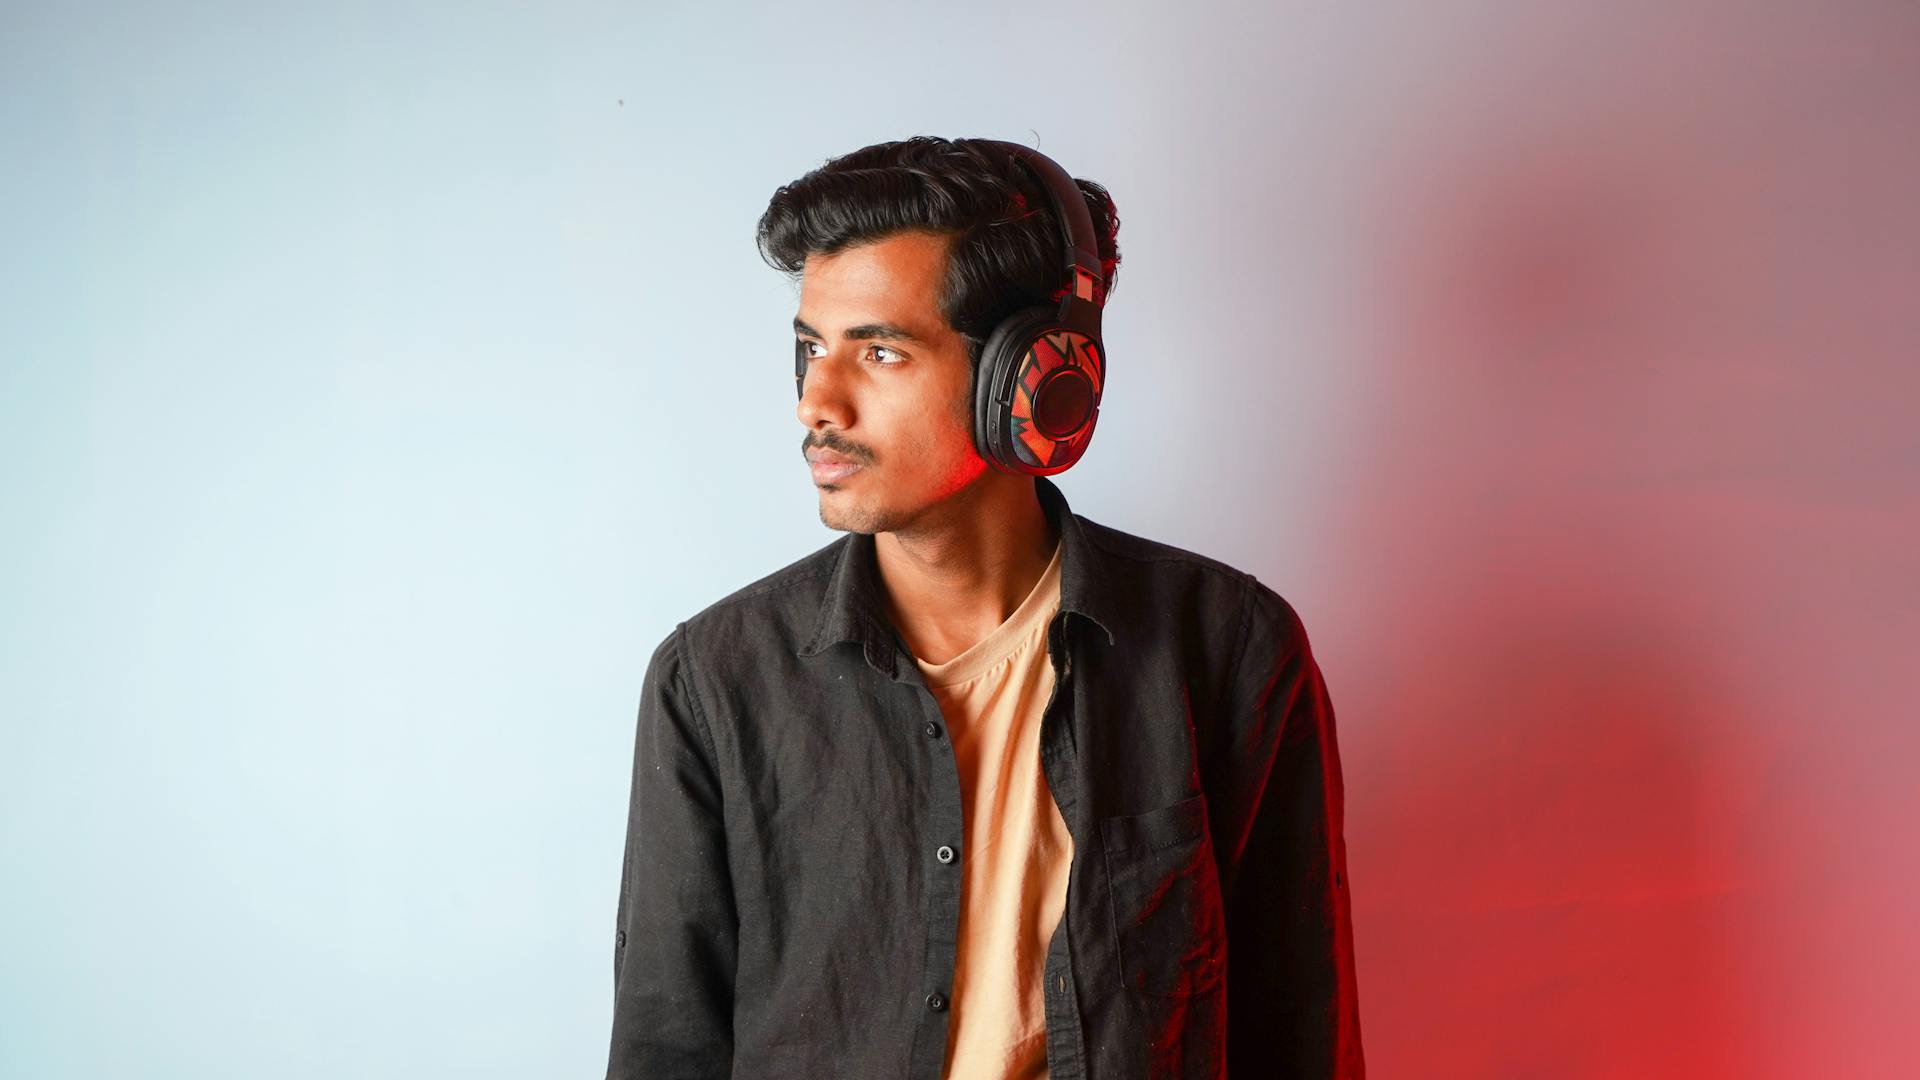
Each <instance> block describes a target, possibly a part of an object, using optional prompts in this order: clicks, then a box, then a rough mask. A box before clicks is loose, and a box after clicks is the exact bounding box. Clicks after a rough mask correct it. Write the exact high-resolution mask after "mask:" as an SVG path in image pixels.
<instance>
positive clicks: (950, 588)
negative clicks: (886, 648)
mask: <svg viewBox="0 0 1920 1080" xmlns="http://www.w3.org/2000/svg"><path fill="white" fill-rule="evenodd" d="M1059 539H1060V537H1059V533H1058V531H1057V530H1056V529H1055V528H1054V526H1053V524H1052V523H1051V522H1049V521H1048V520H1047V517H1046V511H1045V510H1044V509H1043V508H1042V507H1041V505H1040V497H1039V493H1038V491H1037V490H1036V489H1035V485H1034V480H1033V478H1032V477H1030V476H1008V475H1006V474H1004V473H998V472H989V473H988V474H986V475H984V476H983V477H982V478H981V482H979V483H976V484H973V485H971V486H970V487H969V488H968V489H967V490H965V491H963V492H961V493H960V494H958V495H956V496H954V498H952V499H951V500H949V501H948V503H947V504H946V505H945V506H943V507H942V508H941V511H940V513H939V514H937V515H935V516H933V517H932V518H931V519H930V520H928V519H923V520H921V521H917V522H916V523H915V525H914V528H913V529H912V530H911V531H910V532H907V531H902V532H883V533H876V534H875V535H874V554H875V557H876V559H877V561H878V563H879V569H880V578H881V581H882V583H883V585H884V586H885V591H886V594H887V598H886V599H887V609H888V614H889V615H890V616H891V617H892V619H893V623H894V626H895V627H896V628H897V629H898V630H899V631H900V635H901V637H903V638H905V639H906V642H907V645H908V646H909V647H910V648H911V649H912V650H913V652H914V655H915V656H917V657H919V658H921V659H923V660H926V661H928V662H930V663H943V662H945V661H946V660H948V659H950V658H952V657H953V656H957V655H959V654H960V653H962V652H965V651H966V650H967V648H968V647H969V646H971V645H972V644H973V643H974V642H976V641H979V640H980V639H981V638H983V637H985V636H986V635H987V634H989V633H991V632H992V631H993V630H994V629H995V628H996V627H998V626H999V625H1000V624H1001V623H1003V622H1005V621H1006V620H1007V618H1008V617H1009V616H1011V615H1012V614H1013V613H1014V611H1015V609H1017V608H1018V607H1019V606H1020V602H1021V601H1022V600H1025V599H1026V598H1027V595H1028V594H1029V593H1031V592H1032V591H1033V587H1034V586H1035V585H1036V584H1038V583H1039V581H1040V575H1041V574H1043V573H1045V572H1046V569H1047V564H1048V562H1050V561H1051V560H1052V559H1053V553H1054V549H1055V545H1056V544H1058V542H1059Z"/></svg>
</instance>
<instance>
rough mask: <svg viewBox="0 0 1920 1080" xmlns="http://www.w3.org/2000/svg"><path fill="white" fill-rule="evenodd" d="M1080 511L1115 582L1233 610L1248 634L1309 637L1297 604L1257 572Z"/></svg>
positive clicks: (1090, 539) (1285, 639)
mask: <svg viewBox="0 0 1920 1080" xmlns="http://www.w3.org/2000/svg"><path fill="white" fill-rule="evenodd" d="M1075 516H1076V517H1077V518H1079V520H1080V523H1081V526H1082V529H1083V532H1084V533H1085V535H1086V538H1087V540H1088V542H1089V543H1091V544H1092V545H1093V546H1094V547H1095V548H1097V549H1099V551H1100V552H1101V554H1102V555H1103V556H1104V557H1105V558H1106V560H1107V562H1108V566H1109V568H1110V569H1111V571H1112V573H1111V574H1110V575H1108V580H1109V581H1110V582H1111V583H1112V584H1113V585H1114V586H1116V587H1122V588H1139V587H1145V588H1147V589H1149V590H1150V591H1152V592H1154V593H1157V594H1162V595H1164V596H1175V595H1179V596H1186V597H1188V598H1190V600H1191V602H1192V603H1194V604H1196V605H1197V606H1199V607H1202V608H1205V609H1206V610H1208V611H1209V612H1212V613H1214V615H1215V617H1220V616H1221V615H1223V614H1224V613H1226V612H1227V611H1229V610H1231V612H1232V614H1231V615H1230V616H1227V617H1228V618H1230V619H1231V621H1232V623H1233V625H1235V626H1237V627H1238V628H1239V630H1238V633H1239V635H1240V636H1241V637H1243V638H1244V637H1247V636H1261V637H1265V638H1267V639H1269V640H1278V641H1281V642H1298V643H1301V644H1304V643H1305V641H1306V630H1305V627H1304V625H1303V624H1302V623H1301V621H1300V615H1299V613H1298V612H1297V611H1295V610H1294V607H1293V605H1292V604H1290V603H1288V602H1287V600H1286V599H1285V598H1284V597H1283V596H1281V595H1280V593H1279V592H1277V591H1275V590H1274V589H1273V588H1272V587H1271V586H1269V585H1268V584H1266V583H1265V582H1263V581H1261V580H1260V579H1259V578H1258V577H1256V576H1254V575H1253V574H1252V573H1250V572H1248V571H1245V570H1242V569H1240V568H1239V567H1236V566H1233V565H1231V564H1229V563H1227V562H1225V561H1223V560H1221V559H1217V558H1214V557H1213V556H1210V555H1204V554H1202V553H1200V552H1197V551H1192V550H1189V549H1187V548H1183V547H1179V546H1176V545H1174V544H1169V543H1166V542H1164V541H1160V540H1154V539H1150V538H1148V537H1145V536H1140V535H1137V534H1135V533H1130V532H1126V531H1124V530H1121V529H1117V528H1114V527H1113V526H1111V525H1103V524H1100V523H1099V522H1096V521H1092V520H1090V519H1088V518H1086V517H1084V516H1081V515H1077V514H1076V515H1075Z"/></svg>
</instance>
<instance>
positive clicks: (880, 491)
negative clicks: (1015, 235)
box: [794, 232, 988, 533]
mask: <svg viewBox="0 0 1920 1080" xmlns="http://www.w3.org/2000/svg"><path fill="white" fill-rule="evenodd" d="M948 242H949V241H948V239H947V237H945V236H939V235H935V234H932V233H923V232H906V233H895V234H892V235H890V236H888V237H886V238H884V239H881V240H877V241H873V242H870V243H866V244H862V245H859V246H856V247H850V248H845V249H842V250H841V251H839V252H836V253H835V254H832V255H814V256H811V257H809V258H808V259H807V263H806V267H805V268H804V270H803V271H802V273H801V279H800V311H799V314H798V315H796V316H795V318H794V333H795V335H796V336H797V337H798V338H799V339H800V341H801V342H802V343H803V344H802V346H801V347H802V348H803V349H805V350H806V355H808V356H809V357H810V359H809V360H808V361H807V377H806V382H805V384H804V386H805V394H804V396H802V397H801V399H800V404H799V407H798V409H797V410H796V412H797V415H798V416H799V418H800V423H801V424H802V425H803V426H805V427H806V429H807V434H806V438H805V439H803V440H802V441H801V445H800V448H801V451H802V452H803V453H806V454H809V455H812V454H817V453H820V452H822V451H832V452H834V453H835V454H838V455H840V457H841V458H842V459H846V460H847V463H848V464H850V465H851V466H852V467H851V470H850V471H849V470H848V469H846V468H842V467H837V466H828V467H823V466H820V465H814V466H812V467H811V471H812V473H813V476H812V480H813V483H814V486H815V487H816V488H817V489H818V490H819V492H820V520H821V522H822V523H823V524H825V525H826V526H827V527H828V528H830V529H840V530H844V531H847V532H860V533H877V532H894V531H898V530H900V529H902V528H905V527H908V526H911V525H913V524H914V523H915V521H916V520H917V519H919V518H920V517H921V515H922V514H923V513H925V512H926V511H928V510H930V509H937V508H938V507H939V506H940V504H942V503H943V502H945V501H946V500H947V499H949V498H951V497H952V496H954V495H955V494H957V493H958V492H960V491H962V490H964V489H965V488H967V486H968V485H970V484H972V483H973V482H974V481H975V480H976V479H978V478H979V477H980V476H981V474H983V473H985V472H986V471H987V470H988V465H987V463H986V462H985V461H984V460H983V459H982V458H981V457H980V455H979V453H978V452H977V451H975V449H974V446H973V434H972V430H973V418H972V416H971V415H970V414H969V413H968V402H969V394H970V391H971V389H972V378H973V372H972V369H971V367H970V365H969V363H968V360H967V347H966V342H965V340H964V339H962V338H961V337H960V335H959V334H958V333H957V332H956V331H954V329H953V328H952V327H951V326H949V325H947V321H946V319H945V317H943V316H942V315H941V314H940V305H939V300H938V296H939V288H940V280H941V277H942V275H943V274H944V273H945V271H946V253H947V244H948ZM830 457H831V455H830Z"/></svg>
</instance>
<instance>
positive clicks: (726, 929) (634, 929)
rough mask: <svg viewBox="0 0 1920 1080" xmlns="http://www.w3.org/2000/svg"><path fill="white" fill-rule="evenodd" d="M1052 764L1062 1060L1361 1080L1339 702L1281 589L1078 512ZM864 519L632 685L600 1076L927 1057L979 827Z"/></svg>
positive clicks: (873, 1072) (749, 1074) (1092, 1068)
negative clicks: (967, 816) (1067, 855)
mask: <svg viewBox="0 0 1920 1080" xmlns="http://www.w3.org/2000/svg"><path fill="white" fill-rule="evenodd" d="M1035 483H1036V487H1037V490H1038V492H1039V496H1040V502H1041V505H1042V507H1043V509H1044V510H1045V511H1046V513H1047V516H1048V518H1049V520H1050V521H1052V522H1053V523H1054V524H1055V525H1056V526H1058V527H1059V529H1060V536H1061V543H1062V548H1061V566H1060V576H1061V586H1060V603H1059V610H1058V612H1057V613H1056V614H1055V615H1054V616H1053V618H1052V619H1051V620H1050V622H1049V624H1048V627H1047V642H1046V647H1047V654H1048V658H1049V661H1050V663H1051V664H1052V665H1053V669H1054V672H1055V686H1054V691H1053V694H1052V698H1051V700H1050V701H1049V702H1048V704H1047V706H1046V708H1045V710H1044V712H1043V715H1042V718H1041V728H1040V749H1039V753H1040V758H1041V767H1042V771H1043V773H1044V774H1045V777H1046V781H1047V784H1048V785H1049V787H1050V789H1051V791H1052V794H1053V798H1054V800H1055V802H1056V804H1057V806H1058V808H1059V810H1060V813H1061V815H1062V817H1063V818H1064V819H1065V820H1066V822H1067V825H1068V828H1069V830H1070V832H1071V834H1072V837H1073V862H1072V867H1071V871H1070V876H1069V881H1068V887H1067V896H1066V910H1065V914H1064V916H1063V917H1062V918H1061V919H1060V921H1059V925H1058V927H1057V929H1056V930H1055V932H1054V934H1053V937H1052V941H1051V944H1050V946H1049V948H1048V951H1047V958H1046V967H1045V988H1044V993H1045V1010H1046V1017H1047V1033H1046V1054H1047V1064H1048V1069H1049V1072H1050V1075H1051V1076H1052V1077H1053V1078H1054V1080H1146V1078H1176V1077H1177V1078H1193V1077H1224V1076H1229V1075H1231V1076H1233V1077H1237V1078H1243V1080H1252V1078H1263V1080H1264V1078H1270V1077H1307V1078H1317V1077H1350V1078H1362V1077H1364V1075H1365V1065H1364V1059H1363V1056H1362V1053H1361V1045H1360V1022H1359V1012H1358V998H1357V992H1356V987H1355V980H1354V970H1353V931H1352V921H1351V914H1350V911H1351V907H1350V901H1349V891H1350V887H1351V882H1350V881H1349V880H1348V877H1347V872H1346V842H1345V838H1344V834H1343V807H1344V795H1343V788H1342V782H1341V771H1340V756H1339V750H1338V746H1337V742H1336V739H1335V730H1334V715H1333V707H1332V703H1331V701H1330V699H1329V697H1328V693H1327V687H1326V684H1325V681H1324V680H1323V678H1322V677H1321V673H1320V670H1319V667H1318V665H1317V664H1316V663H1315V662H1314V659H1313V654H1312V652H1311V649H1310V648H1309V644H1308V640H1307V635H1306V631H1305V628H1304V627H1303V626H1302V624H1301V621H1300V619H1299V616H1298V615H1297V614H1296V613H1295V611H1294V609H1293V608H1292V606H1291V605H1289V604H1288V603H1287V602H1286V601H1285V600H1283V599H1282V598H1281V597H1280V596H1279V595H1278V594H1277V593H1275V592H1274V591H1273V590H1272V589H1271V588H1269V587H1267V586H1266V585H1264V584H1263V583H1261V582H1260V581H1258V580H1257V579H1256V578H1255V577H1253V576H1252V575H1250V574H1247V573H1244V572H1242V571H1239V570H1236V569H1234V568H1232V567H1230V566H1227V565H1226V564H1224V563H1221V562H1219V561H1217V560H1213V559H1210V558H1207V557H1205V556H1202V555H1198V554H1195V553H1193V552H1190V551H1185V550H1182V549H1180V548H1176V547H1173V546H1171V545H1168V544H1162V543H1159V542H1156V541H1152V540H1148V539H1145V538H1142V537H1138V536H1134V535H1131V534H1128V533H1125V532H1122V531H1120V530H1118V529H1113V528H1109V527H1107V526H1103V525H1100V524H1098V523H1096V522H1093V521H1091V520H1089V519H1087V518H1085V517H1082V516H1080V515H1078V514H1075V513H1073V512H1072V511H1071V509H1070V507H1069V506H1068V503H1067V501H1066V498H1065V496H1064V495H1063V494H1062V493H1061V491H1060V489H1059V488H1058V486H1057V485H1055V484H1054V483H1053V482H1052V481H1051V480H1050V479H1048V478H1047V477H1037V478H1036V479H1035ZM873 544H874V541H873V537H872V536H871V535H868V534H860V533H847V534H844V535H843V536H841V537H840V538H838V539H836V540H834V541H833V542H831V543H829V544H827V545H826V546H825V547H822V548H820V549H819V550H818V551H815V552H814V553H812V554H810V555H808V556H806V557H805V558H802V559H799V560H797V561H795V562H794V563H791V564H789V565H788V566H786V567H784V568H782V569H780V570H778V571H776V572H774V573H772V574H769V575H767V576H766V577H763V578H761V579H760V580H759V581H756V582H754V583H752V584H750V585H747V586H745V587H743V588H741V589H739V590H736V591H735V592H733V593H732V594H730V595H728V596H726V597H724V598H722V599H720V600H718V601H716V602H715V603H713V604H711V605H709V606H708V607H707V608H705V609H704V610H702V611H700V612H699V613H698V614H696V615H694V616H693V617H691V618H689V619H687V620H685V621H684V622H681V623H679V624H678V625H676V626H675V627H674V628H673V630H672V632H670V633H669V634H668V635H667V636H666V637H665V638H664V639H663V640H662V641H661V642H660V643H659V644H658V646H657V647H656V648H655V649H654V651H653V654H652V656H651V658H650V660H649V662H648V664H647V668H646V673H645V676H644V679H643V683H642V688H641V700H640V706H639V715H638V721H637V727H636V732H635V742H634V757H633V778H632V787H631V797H630V801H629V806H628V819H627V835H626V845H625V851H624V854H623V858H622V864H621V875H620V889H619V896H618V901H617V904H616V911H615V926H614V948H613V969H614V1002H613V1004H614V1008H613V1032H612V1045H611V1049H610V1053H609V1058H608V1066H607V1076H608V1077H609V1080H616V1078H618V1080H635V1078H642V1077H644V1078H648V1080H656V1078H668V1077H673V1078H706V1077H715V1078H724V1077H743V1078H760V1077H769V1078H784V1077H845V1078H853V1080H882V1078H885V1080H899V1078H909V1080H938V1078H939V1077H940V1070H941V1063H942V1061H943V1059H944V1057H945V1053H946V1046H947V1039H948V1035H949V1021H950V1019H951V1017H952V1011H951V1009H950V1002H949V997H948V996H949V995H950V994H951V993H952V985H951V982H952V978H953V974H954V964H955V955H956V945H957V933H958V918H959V912H960V901H961V890H960V885H961V872H960V864H959V861H958V860H957V859H955V860H951V861H942V859H941V858H940V855H939V850H940V849H941V848H942V847H947V848H950V849H954V850H958V849H960V848H961V847H962V845H963V843H964V836H965V832H964V828H963V825H964V822H963V820H962V800H961V796H960V779H959V775H958V770H957V768H956V765H955V759H954V756H953V750H952V746H951V743H950V740H949V738H947V737H946V731H945V722H944V718H943V716H942V714H941V711H940V708H939V706H938V703H937V702H936V700H935V698H934V696H933V694H932V692H931V691H930V690H929V689H928V687H927V686H926V685H925V683H924V681H923V679H922V677H921V672H920V668H919V665H918V664H917V663H916V662H915V660H914V658H913V656H912V653H911V651H910V650H909V649H908V648H907V645H906V643H905V642H904V640H903V639H902V638H901V637H900V635H899V633H898V632H897V631H896V630H895V629H894V627H893V626H892V624H891V622H890V621H889V619H888V617H887V615H886V608H885V604H884V600H883V598H884V593H883V591H882V585H881V582H880V578H879V572H878V564H877V562H876V561H875V556H874V546H873Z"/></svg>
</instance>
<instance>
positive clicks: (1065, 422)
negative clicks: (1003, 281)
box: [1008, 328, 1105, 469]
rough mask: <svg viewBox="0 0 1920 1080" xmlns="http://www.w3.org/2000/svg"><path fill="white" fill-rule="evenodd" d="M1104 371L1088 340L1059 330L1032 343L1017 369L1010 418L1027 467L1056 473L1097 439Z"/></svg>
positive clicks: (1011, 431)
mask: <svg viewBox="0 0 1920 1080" xmlns="http://www.w3.org/2000/svg"><path fill="white" fill-rule="evenodd" d="M1104 370H1105V366H1104V363H1103V360H1102V358H1101V356H1100V345H1099V343H1098V342H1096V341H1094V340H1092V339H1091V338H1089V337H1087V336H1086V335H1085V334H1081V333H1078V332H1076V331H1073V330H1064V329H1059V328H1055V329H1051V330H1048V331H1047V332H1045V333H1043V334H1041V335H1040V336H1039V337H1037V338H1034V339H1033V343H1032V344H1031V345H1030V346H1029V347H1028V348H1027V350H1026V352H1025V354H1024V355H1023V356H1022V357H1021V359H1020V362H1019V366H1018V368H1017V369H1016V375H1015V379H1014V384H1013V401H1012V402H1011V403H1010V408H1009V416H1008V421H1009V425H1008V431H1009V434H1010V436H1011V439H1012V442H1013V447H1014V450H1015V451H1016V452H1017V453H1018V454H1019V455H1020V459H1021V460H1022V461H1023V462H1024V463H1026V464H1027V465H1030V466H1038V467H1040V468H1044V469H1052V468H1055V467H1064V466H1066V465H1071V464H1072V463H1073V462H1074V461H1076V460H1077V459H1078V458H1079V457H1080V454H1081V453H1082V452H1083V451H1084V450H1085V449H1086V443H1087V440H1088V439H1089V438H1090V437H1091V436H1092V434H1093V422H1094V419H1095V417H1096V416H1097V414H1098V411H1099V405H1100V388H1101V385H1102V376H1103V374H1104Z"/></svg>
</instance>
